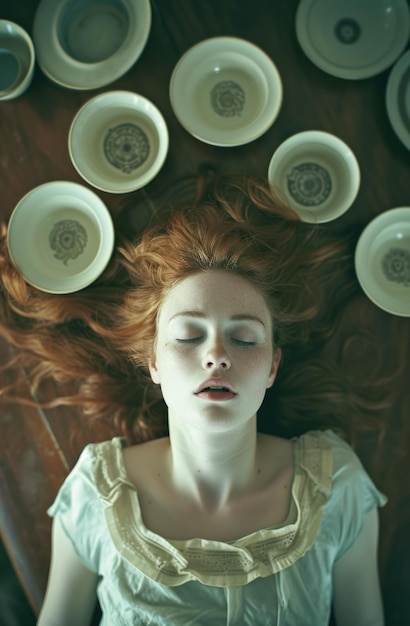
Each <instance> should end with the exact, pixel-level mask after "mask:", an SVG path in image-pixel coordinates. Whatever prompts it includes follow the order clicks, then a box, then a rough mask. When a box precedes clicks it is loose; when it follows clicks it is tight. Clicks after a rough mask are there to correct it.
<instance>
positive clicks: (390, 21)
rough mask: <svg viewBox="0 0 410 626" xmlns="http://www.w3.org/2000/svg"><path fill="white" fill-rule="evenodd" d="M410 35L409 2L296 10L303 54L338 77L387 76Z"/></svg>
mask: <svg viewBox="0 0 410 626" xmlns="http://www.w3.org/2000/svg"><path fill="white" fill-rule="evenodd" d="M409 32H410V17H409V7H408V5H407V2H406V0H394V2H392V1H391V0H360V1H359V2H358V0H301V1H300V3H299V5H298V8H297V11H296V35H297V38H298V40H299V43H300V46H301V48H302V50H303V51H304V53H305V54H306V56H307V57H308V58H309V59H310V60H311V61H312V63H314V64H315V65H316V66H317V67H319V68H320V69H321V70H323V71H325V72H327V73H328V74H332V75H333V76H337V77H339V78H346V79H361V78H369V77H370V76H374V75H376V74H379V73H380V72H383V71H384V70H385V69H387V68H388V67H389V66H390V65H392V63H394V61H395V60H396V59H397V58H398V57H399V56H400V54H401V53H402V52H403V50H404V49H405V47H406V45H407V42H408V39H409Z"/></svg>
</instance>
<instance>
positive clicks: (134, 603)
mask: <svg viewBox="0 0 410 626" xmlns="http://www.w3.org/2000/svg"><path fill="white" fill-rule="evenodd" d="M124 445H126V443H125V442H124V440H122V439H120V438H115V439H113V440H112V441H107V442H104V443H101V444H91V445H89V446H87V447H86V448H85V449H84V451H83V453H82V455H81V457H80V459H79V461H78V463H77V465H76V466H75V468H74V469H73V470H72V472H71V473H70V475H69V476H68V477H67V479H66V480H65V482H64V484H63V486H62V487H61V489H60V491H59V493H58V495H57V498H56V500H55V502H54V504H53V506H52V507H51V508H50V509H49V514H50V515H52V516H57V517H58V518H59V520H60V523H61V525H62V527H63V529H64V531H65V533H66V534H67V536H68V537H69V539H70V540H71V542H72V545H73V546H74V549H75V551H76V553H77V554H78V556H79V558H80V559H81V561H82V562H83V563H84V565H85V566H86V567H87V568H89V569H90V570H92V571H94V572H97V573H98V575H99V582H98V598H99V602H100V605H101V609H102V612H103V617H102V621H101V625H104V626H130V625H131V624H132V625H140V624H141V625H144V626H148V625H152V626H191V625H192V626H194V625H195V626H274V625H275V626H327V624H328V622H329V617H330V611H331V603H332V594H333V590H332V569H333V565H334V563H335V562H336V561H337V560H338V559H340V558H341V557H342V556H343V555H344V554H345V553H346V552H347V550H349V548H350V547H351V546H352V545H353V543H354V542H355V540H356V538H357V537H358V535H359V533H360V531H361V528H362V523H363V516H364V515H365V513H367V512H368V511H370V510H371V509H373V508H374V507H376V506H383V505H384V504H385V502H386V498H385V497H384V496H383V495H382V494H381V493H380V492H379V491H378V490H377V489H376V487H375V486H374V484H373V483H372V481H371V479H370V478H369V476H368V475H367V473H366V472H365V471H364V469H363V467H362V465H361V463H360V461H359V459H358V458H357V456H356V455H355V453H354V452H353V450H352V449H351V448H350V446H348V445H347V444H346V443H345V442H344V441H342V440H341V439H340V438H339V437H338V436H337V435H335V434H334V433H333V432H332V431H326V432H320V431H314V432H309V433H307V434H305V435H303V436H302V437H299V438H297V439H295V440H294V479H293V484H292V500H291V507H290V510H289V515H288V518H287V519H286V521H285V522H284V523H283V524H281V525H280V526H276V527H272V528H267V529H263V530H260V531H258V532H254V533H252V534H250V535H247V536H246V537H242V538H240V539H238V540H237V541H234V542H229V543H227V542H221V541H210V540H204V539H201V538H198V539H190V540H187V541H170V540H167V539H165V538H164V537H161V536H159V535H157V534H155V533H153V532H151V531H150V530H149V529H147V528H146V527H145V525H144V522H143V519H142V516H141V510H140V506H139V501H138V493H137V491H136V489H135V487H134V486H133V484H132V483H131V481H130V480H129V478H128V476H127V473H126V471H125V467H124V463H123V456H122V447H123V446H124Z"/></svg>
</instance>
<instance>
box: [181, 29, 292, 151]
mask: <svg viewBox="0 0 410 626" xmlns="http://www.w3.org/2000/svg"><path fill="white" fill-rule="evenodd" d="M170 100H171V105H172V108H173V110H174V113H175V115H176V117H177V118H178V120H179V122H180V123H181V125H182V126H183V127H184V128H185V129H186V130H187V131H188V132H189V133H190V134H191V135H193V136H194V137H196V138H197V139H200V140H201V141H203V142H205V143H209V144H212V145H215V146H240V145H242V144H246V143H249V142H250V141H253V140H254V139H257V138H258V137H260V136H261V135H262V134H263V133H264V132H266V131H267V130H268V128H270V127H271V125H272V124H273V122H274V121H275V119H276V117H277V115H278V113H279V110H280V107H281V104H282V81H281V79H280V76H279V72H278V70H277V69H276V66H275V64H274V63H273V61H272V60H271V59H270V58H269V57H268V55H267V54H265V53H264V52H263V51H262V50H261V49H260V48H258V47H257V46H255V45H254V44H252V43H250V42H249V41H245V40H243V39H238V38H235V37H215V38H212V39H206V40H205V41H202V42H200V43H198V44H196V45H195V46H193V47H192V48H191V49H190V50H188V51H187V52H186V53H185V54H184V55H183V56H182V58H181V59H180V60H179V61H178V63H177V65H176V66H175V68H174V71H173V73H172V77H171V82H170Z"/></svg>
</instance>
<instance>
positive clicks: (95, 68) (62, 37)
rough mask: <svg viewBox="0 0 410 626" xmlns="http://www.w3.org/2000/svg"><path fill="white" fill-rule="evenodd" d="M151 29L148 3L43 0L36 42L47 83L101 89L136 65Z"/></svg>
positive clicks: (142, 0) (136, 0)
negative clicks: (49, 81) (51, 81)
mask: <svg viewBox="0 0 410 626" xmlns="http://www.w3.org/2000/svg"><path fill="white" fill-rule="evenodd" d="M150 29H151V5H150V2H149V0H58V1H57V2H56V0H41V2H40V4H39V6H38V8H37V11H36V15H35V18H34V24H33V39H34V44H35V47H36V52H37V60H38V63H39V65H40V67H41V69H42V70H43V72H44V73H45V74H46V76H48V78H50V79H51V80H53V81H54V82H56V83H58V84H59V85H62V86H64V87H67V88H70V89H96V88H98V87H103V86H105V85H108V84H109V83H111V82H113V81H114V80H116V79H117V78H119V77H120V76H122V75H123V74H125V72H127V71H128V70H129V69H130V68H131V66H132V65H134V63H135V62H136V61H137V59H138V58H139V56H140V55H141V53H142V51H143V49H144V47H145V44H146V42H147V39H148V36H149V32H150Z"/></svg>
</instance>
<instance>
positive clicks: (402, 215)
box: [355, 207, 410, 317]
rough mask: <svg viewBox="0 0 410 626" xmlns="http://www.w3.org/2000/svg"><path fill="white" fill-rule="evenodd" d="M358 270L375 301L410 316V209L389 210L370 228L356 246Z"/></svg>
mask: <svg viewBox="0 0 410 626" xmlns="http://www.w3.org/2000/svg"><path fill="white" fill-rule="evenodd" d="M355 268H356V274H357V279H358V281H359V283H360V285H361V287H362V289H363V291H364V292H365V294H366V295H367V297H368V298H369V299H370V300H371V301H372V302H374V303H375V304H376V305H377V306H378V307H380V308H381V309H383V310H384V311H387V312H388V313H392V314H394V315H399V316H402V317H410V207H398V208H394V209H390V210H389V211H385V212H384V213H382V214H381V215H378V216H377V217H376V218H375V219H373V220H372V221H371V222H370V223H369V224H368V225H367V226H366V228H365V229H364V231H363V232H362V234H361V236H360V238H359V241H358V243H357V246H356V253H355Z"/></svg>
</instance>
